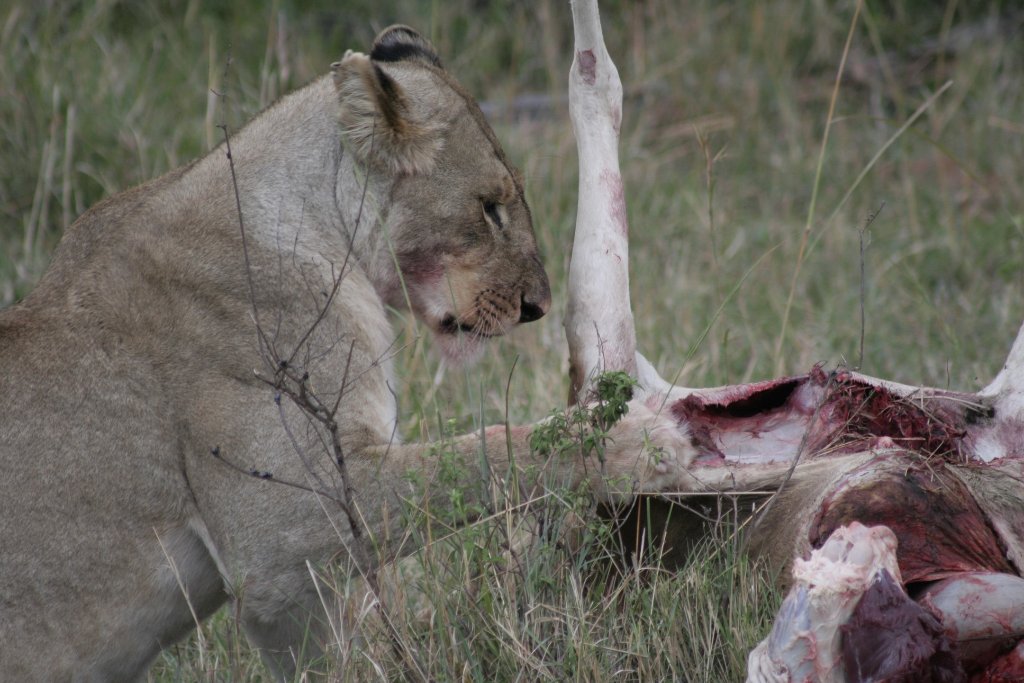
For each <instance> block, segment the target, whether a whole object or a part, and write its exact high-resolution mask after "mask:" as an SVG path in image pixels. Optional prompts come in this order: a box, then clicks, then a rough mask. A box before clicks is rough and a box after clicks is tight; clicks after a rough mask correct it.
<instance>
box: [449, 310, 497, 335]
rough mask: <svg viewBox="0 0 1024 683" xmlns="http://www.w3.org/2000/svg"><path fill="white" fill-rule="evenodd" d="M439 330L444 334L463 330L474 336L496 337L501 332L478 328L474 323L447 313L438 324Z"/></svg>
mask: <svg viewBox="0 0 1024 683" xmlns="http://www.w3.org/2000/svg"><path fill="white" fill-rule="evenodd" d="M438 332H441V333H442V334H458V333H459V332H463V333H465V334H471V335H473V336H474V337H496V336H498V334H500V332H499V333H498V334H495V333H494V332H486V331H484V330H481V329H478V328H477V327H475V326H473V325H470V324H468V323H464V322H461V321H459V320H458V319H457V318H456V317H455V316H454V315H451V314H448V315H446V316H445V317H444V318H443V319H442V320H441V322H440V323H439V324H438Z"/></svg>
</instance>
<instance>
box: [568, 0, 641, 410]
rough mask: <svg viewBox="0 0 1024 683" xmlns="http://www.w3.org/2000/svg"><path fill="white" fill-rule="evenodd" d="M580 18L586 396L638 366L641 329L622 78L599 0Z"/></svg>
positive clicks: (577, 128) (572, 335) (573, 75)
mask: <svg viewBox="0 0 1024 683" xmlns="http://www.w3.org/2000/svg"><path fill="white" fill-rule="evenodd" d="M572 18H573V27H574V32H575V53H574V56H573V61H572V68H571V69H570V71H569V113H570V116H571V117H572V125H573V130H574V132H575V134H576V144H577V148H578V153H579V163H580V180H579V182H580V190H579V199H578V205H577V208H576V236H575V238H574V240H573V247H572V260H571V261H570V264H569V307H568V312H567V315H566V319H565V333H566V337H567V339H568V341H569V367H570V377H571V380H572V396H573V397H576V396H579V397H585V395H586V391H587V389H588V384H589V381H590V378H592V377H593V376H594V374H595V373H597V372H601V371H607V370H622V371H624V372H628V373H629V374H631V375H635V374H636V360H635V352H636V332H635V330H634V326H633V312H632V310H631V309H630V305H629V266H628V261H629V243H628V233H629V224H628V223H627V220H626V200H625V195H624V193H623V187H622V176H621V175H620V173H619V151H618V144H619V126H620V124H621V121H622V83H621V82H620V81H619V73H618V71H617V70H616V69H615V64H614V63H612V60H611V57H609V55H608V50H607V49H606V48H605V45H604V37H603V36H602V34H601V18H600V16H599V15H598V10H597V0H573V2H572Z"/></svg>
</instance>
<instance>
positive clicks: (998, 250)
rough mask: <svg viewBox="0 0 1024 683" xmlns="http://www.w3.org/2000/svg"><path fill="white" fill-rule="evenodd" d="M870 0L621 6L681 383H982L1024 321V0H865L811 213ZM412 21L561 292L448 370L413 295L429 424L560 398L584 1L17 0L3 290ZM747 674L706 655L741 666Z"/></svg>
mask: <svg viewBox="0 0 1024 683" xmlns="http://www.w3.org/2000/svg"><path fill="white" fill-rule="evenodd" d="M855 7H856V2H855V1H854V0H838V1H835V2H826V1H825V0H775V1H768V0H747V1H742V2H741V1H734V2H716V1H711V0H693V1H690V2H685V3H682V2H677V1H675V0H632V1H628V0H616V1H609V2H603V3H602V19H603V24H604V31H605V39H606V42H607V44H608V48H609V51H610V53H611V54H612V57H613V59H614V60H615V61H616V63H617V65H618V68H619V72H620V75H621V77H622V81H623V83H624V86H625V89H626V102H625V107H624V122H623V130H622V141H621V147H620V151H621V163H622V167H623V175H624V179H625V184H626V197H627V202H628V208H629V218H630V224H631V226H632V234H631V247H632V254H631V277H632V282H633V287H632V291H633V306H634V313H635V316H636V321H637V328H638V338H639V342H640V346H641V349H642V350H643V351H644V353H645V354H646V355H647V356H648V357H649V358H650V359H651V360H652V361H653V362H654V363H655V364H656V366H657V367H658V368H659V369H660V370H661V372H662V374H663V376H665V377H666V378H669V379H675V378H678V382H679V383H681V384H684V385H688V386H707V385H716V384H724V383H737V382H743V381H748V380H753V379H762V378H766V377H770V376H774V375H777V374H780V373H797V372H803V371H805V370H807V369H808V368H809V367H811V366H812V365H813V364H815V363H818V362H824V363H827V364H830V365H831V364H835V363H839V362H844V361H845V362H846V363H848V364H849V365H852V366H855V365H861V366H862V370H863V371H864V372H867V373H869V374H873V375H878V376H882V377H887V378H890V379H894V380H899V381H903V382H907V383H911V384H916V383H923V384H928V385H936V386H950V387H953V388H958V389H964V390H971V389H976V388H979V387H980V386H982V385H984V384H985V383H986V382H987V381H988V380H989V379H990V378H991V377H993V376H994V374H995V372H996V371H997V370H998V369H999V367H1000V365H1001V363H1002V360H1003V359H1004V357H1005V354H1006V352H1007V350H1008V348H1009V344H1010V342H1011V341H1012V339H1013V337H1014V335H1015V333H1016V331H1017V328H1018V326H1019V325H1020V322H1021V320H1022V318H1024V301H1022V298H1021V296H1020V289H1021V284H1022V279H1021V273H1022V272H1024V182H1022V179H1024V87H1022V86H1024V11H1022V10H1021V9H1020V8H1019V6H1018V5H1017V3H1015V2H1009V1H1006V2H998V1H995V0H993V1H982V0H979V1H977V2H958V1H957V0H945V1H943V2H933V1H930V0H868V1H867V2H865V3H864V5H863V7H862V9H861V11H860V12H859V15H858V17H857V20H856V22H855V24H854V25H853V38H852V44H851V49H850V53H849V56H848V60H847V63H846V69H845V72H844V75H843V81H842V85H841V87H840V90H839V95H838V99H837V102H836V109H835V115H834V120H833V122H832V125H831V129H830V138H829V142H828V146H827V148H826V150H825V154H824V157H823V165H822V174H821V180H820V184H819V190H818V194H817V199H816V204H815V210H814V212H813V214H811V215H810V217H809V215H808V214H809V207H810V204H811V197H812V194H813V191H814V187H815V183H814V179H815V172H816V168H817V165H818V159H819V152H820V150H821V143H822V137H823V131H824V129H825V126H826V122H827V120H828V108H829V102H830V97H831V94H832V89H833V86H834V82H835V78H836V73H837V68H838V65H839V63H840V59H841V57H842V54H843V45H844V42H845V40H846V36H847V33H848V32H849V30H850V27H851V23H852V22H853V19H854V15H855ZM393 22H401V23H407V24H410V25H412V26H414V27H416V28H417V29H418V30H420V31H422V32H423V33H424V34H425V35H428V36H429V37H430V38H431V39H432V40H433V42H434V43H435V45H436V47H437V49H438V52H439V54H440V55H441V57H442V59H443V60H444V62H445V63H446V65H447V67H448V68H449V70H450V71H452V72H453V73H454V74H455V75H456V76H457V77H458V79H459V80H460V81H461V82H462V83H463V84H464V85H465V86H466V87H467V88H468V89H469V91H470V92H471V93H473V94H474V95H475V96H476V97H477V98H478V99H479V100H480V101H481V102H482V103H483V104H484V107H485V111H486V112H487V113H488V115H489V116H490V118H491V120H492V122H493V124H494V126H495V129H496V130H497V132H498V135H499V137H500V138H501V140H502V141H503V143H504V145H505V147H506V150H507V151H508V152H509V155H510V157H511V158H512V159H513V160H514V161H515V162H516V163H517V164H518V165H519V166H520V167H521V168H522V169H523V171H524V174H525V177H526V183H527V193H528V197H529V200H530V202H531V205H532V207H533V213H534V217H535V220H536V228H537V233H538V238H539V241H540V244H541V248H542V251H543V255H544V258H545V262H546V264H547V266H548V269H549V273H550V275H551V277H552V285H553V290H554V296H555V303H554V307H553V310H552V312H551V314H550V315H549V316H547V317H546V318H544V319H543V320H542V321H540V322H539V323H535V324H533V325H529V326H525V327H524V328H523V329H522V330H520V331H518V332H517V333H516V334H514V335H513V336H512V337H511V338H510V339H507V340H503V341H501V342H499V343H497V344H494V345H493V348H492V349H491V350H490V351H489V354H488V356H487V358H486V359H485V361H484V362H483V363H482V364H480V365H479V366H477V367H474V368H471V369H468V370H458V371H452V370H450V369H445V368H443V367H441V366H439V363H438V361H437V359H436V357H435V356H434V355H433V354H431V353H430V352H429V343H430V342H429V340H428V339H421V338H417V337H415V334H416V327H415V326H414V325H413V324H412V322H411V321H409V320H407V319H400V321H399V322H398V323H397V324H398V325H404V326H405V327H406V329H407V330H408V332H409V334H410V335H411V336H410V338H415V339H416V341H415V343H414V344H412V345H411V346H410V347H409V348H408V350H407V352H406V353H405V354H404V355H403V356H402V357H401V358H400V359H399V360H398V362H399V366H400V367H399V377H400V378H401V381H402V382H403V386H402V391H401V394H400V395H401V404H402V405H401V414H402V415H403V418H404V427H405V433H406V436H407V437H408V438H410V439H416V438H430V437H432V436H433V437H436V436H437V434H436V431H437V428H436V425H437V424H438V416H440V417H441V418H443V420H445V421H447V420H454V421H455V423H456V424H457V425H458V426H459V427H461V428H471V427H472V426H473V425H475V424H479V422H480V421H481V420H482V421H487V422H494V421H501V420H504V419H505V415H506V398H507V399H508V414H509V417H510V418H511V419H512V420H514V421H525V420H534V419H537V418H539V417H541V416H543V415H544V414H546V413H547V412H549V411H550V410H551V409H552V408H554V407H556V406H559V405H562V404H563V403H564V399H565V395H566V381H565V377H566V369H567V358H566V351H565V347H564V337H563V333H562V328H561V322H562V314H563V311H564V306H565V289H564V283H565V273H566V271H567V263H568V257H569V247H570V244H571V238H572V231H573V225H574V214H575V197H576V153H575V143H574V141H573V138H572V133H571V128H570V126H569V122H568V114H567V110H566V103H565V101H564V94H565V90H566V77H567V73H568V69H569V64H570V62H571V58H572V50H571V45H572V26H571V18H570V12H569V5H568V3H567V2H564V1H562V0H559V1H554V0H537V1H536V2H525V1H522V0H520V1H516V0H446V1H445V2H441V1H440V0H435V1H434V2H421V1H419V2H414V1H412V0H390V1H388V0H349V1H348V2H346V3H344V4H343V5H342V4H338V3H327V2H323V1H321V0H280V1H276V2H262V3H261V2H255V1H253V0H242V1H229V0H210V1H203V0H189V1H188V2H175V1H173V0H139V1H137V2H127V1H122V2H118V1H115V0H96V1H94V2H73V1H71V2H69V1H62V0H33V1H31V2H30V1H28V0H7V2H5V3H4V4H3V5H2V6H0V306H4V305H8V304H10V303H11V302H13V301H16V300H17V299H18V298H20V297H22V296H24V294H25V293H26V292H27V291H29V289H31V287H32V284H33V283H34V282H35V280H36V279H37V278H38V277H39V275H40V274H41V272H42V270H43V269H44V268H45V264H46V262H47V259H48V255H49V254H50V252H51V250H52V249H53V247H54V246H55V244H56V243H57V241H58V240H59V239H60V235H61V232H62V230H63V228H64V227H66V226H67V225H68V224H69V222H71V221H73V220H74V218H75V217H76V216H77V215H78V214H80V213H81V212H82V211H84V210H85V209H86V208H87V207H89V206H90V205H92V204H93V203H95V202H96V201H98V200H99V199H100V198H102V197H104V196H107V195H109V194H112V193H114V192H117V191H119V190H121V189H124V188H127V187H130V186H132V185H135V184H137V183H139V182H142V181H144V180H146V179H148V178H152V177H155V176H157V175H160V174H162V173H163V172H165V171H167V170H169V169H171V168H174V167H176V166H178V165H180V164H182V163H185V162H186V161H188V160H190V159H192V158H194V157H196V156H199V155H202V154H204V153H205V152H206V151H207V150H209V149H210V148H212V146H214V145H216V144H217V143H218V142H219V141H220V137H219V131H218V130H217V129H216V125H217V124H219V123H222V122H227V123H228V124H229V125H230V126H231V127H232V128H234V129H237V128H238V127H240V126H241V125H242V124H243V123H244V122H245V120H247V119H248V118H249V117H250V116H251V115H252V114H254V113H255V112H257V111H259V110H260V109H261V108H263V107H264V106H266V105H267V104H269V103H271V102H273V101H274V100H275V99H276V98H277V97H279V96H280V95H281V94H283V93H285V92H287V91H289V90H291V89H293V88H295V87H298V86H300V85H302V84H303V83H305V82H307V81H308V80H310V79H312V78H313V77H315V76H317V75H319V74H321V73H324V72H325V71H326V69H327V65H328V64H330V62H332V61H334V60H336V59H337V58H338V57H339V56H340V55H341V54H342V53H343V52H344V51H345V49H347V48H352V49H357V50H363V51H366V50H368V48H369V45H370V42H371V40H372V38H373V36H374V34H375V33H376V31H377V30H379V29H381V28H383V27H384V26H386V25H388V24H390V23H393ZM947 81H948V82H951V85H949V86H948V88H947V89H946V90H945V91H943V92H942V93H941V94H940V95H939V96H938V97H936V98H935V99H934V101H933V102H932V103H931V104H930V105H929V106H928V107H927V108H926V109H925V110H924V111H923V113H921V114H920V116H919V117H918V118H917V119H916V120H915V121H914V123H913V124H912V125H911V126H909V127H908V128H907V129H906V130H905V132H903V133H902V134H898V135H897V133H898V131H899V130H900V128H901V127H902V126H903V125H904V124H905V123H906V122H907V120H908V118H909V117H910V116H911V115H912V114H913V113H914V112H915V111H916V110H918V109H919V107H921V106H922V104H924V103H925V102H927V101H928V99H929V98H930V97H932V96H933V95H935V94H936V93H937V92H939V91H940V90H941V89H942V88H943V86H944V85H945V84H946V83H947ZM213 91H216V92H217V93H220V94H221V95H219V96H218V95H215V94H213ZM894 136H896V137H895V139H894V140H892V138H893V137H894ZM890 141H891V145H890V146H888V147H886V145H887V143H889V142H890ZM883 149H884V153H883V154H882V155H881V156H880V157H879V158H878V159H877V161H876V162H874V163H873V158H874V157H875V156H876V155H877V154H878V153H879V152H880V151H882V150H883ZM865 169H868V172H867V173H866V175H865V176H864V178H863V180H862V181H860V182H859V183H858V182H857V179H858V177H859V176H860V175H861V174H862V173H863V172H864V171H865ZM880 207H883V208H881V211H879V208H880ZM875 214H877V215H875ZM872 215H875V218H874V220H873V221H871V223H870V225H869V226H868V227H867V228H866V230H864V228H865V225H866V224H867V223H868V221H869V217H871V216H872ZM808 226H809V229H810V232H809V235H808V237H809V239H808V245H809V248H808V250H807V251H806V253H805V256H804V259H803V261H802V262H801V261H800V256H799V253H800V248H801V241H802V237H803V234H804V230H805V227H808ZM862 230H863V235H862ZM862 236H863V237H864V239H865V249H864V259H863V266H864V272H865V287H864V291H865V295H864V297H863V305H864V310H865V317H866V328H865V344H864V358H863V362H861V361H860V360H859V343H860V335H861V311H860V307H861V303H862V296H861V275H860V274H861V265H862V263H861V238H862ZM755 263H756V264H757V265H756V267H753V269H752V270H751V268H752V266H755ZM798 263H799V264H800V265H799V266H798ZM798 267H799V273H798V277H797V278H796V279H795V280H794V271H795V270H797V268H798ZM748 271H750V272H749V274H748ZM744 278H745V279H744ZM794 282H795V284H793V283H794ZM791 285H793V286H794V289H793V298H792V302H793V303H792V311H791V313H790V316H789V319H788V323H787V324H786V326H785V329H783V320H784V318H785V310H786V306H787V298H788V296H789V294H790V287H791ZM734 289H735V290H736V291H735V294H732V292H733V290H734ZM705 333H706V337H705V336H704V334H705ZM702 339H703V341H702V342H701V343H699V342H700V340H702ZM698 343H699V345H698ZM516 358H518V362H517V363H516V366H515V371H514V372H513V374H512V380H511V385H510V391H509V393H508V396H507V397H506V390H505V387H506V383H507V381H508V376H509V373H510V372H512V368H513V362H514V361H515V359H516ZM432 432H433V433H432ZM680 581H681V582H682V583H681V584H679V585H682V584H684V583H686V581H687V580H686V579H685V578H683V579H680ZM675 599H677V598H675ZM769 611H770V610H769ZM752 618H753V617H752ZM754 619H755V622H756V618H754ZM219 623H220V624H221V626H222V627H223V628H222V631H221V632H219V633H221V635H222V636H223V638H225V639H226V641H225V642H228V645H226V646H225V647H227V648H228V650H231V648H243V649H244V646H242V645H239V644H237V643H236V640H237V639H232V638H231V637H230V632H231V629H232V628H233V627H232V626H231V625H230V619H229V618H228V617H227V616H222V617H221V620H220V622H219ZM651 623H652V624H653V623H654V622H653V621H652V622H651ZM763 626H764V625H763V624H762V623H760V622H756V623H753V626H752V627H751V629H750V632H751V633H753V634H755V635H756V637H760V635H757V634H759V633H760V632H759V631H758V629H762V630H763ZM216 628H218V627H216V626H215V630H216ZM718 628H723V629H725V631H728V630H729V628H730V627H729V626H728V625H727V624H726V625H725V626H723V625H722V624H719V625H718ZM733 632H734V633H736V632H738V631H736V630H735V629H733ZM224 634H228V635H224ZM216 639H217V638H216V636H215V637H213V640H214V641H216ZM744 644H745V645H752V644H753V642H750V643H746V641H744ZM719 645H721V643H719ZM190 651H191V650H190V649H189V647H188V646H181V648H179V650H178V652H179V653H180V657H181V658H186V659H180V660H175V659H174V657H178V656H179V655H177V654H172V655H170V656H169V657H170V660H168V661H171V662H177V663H172V664H168V663H167V662H166V661H165V662H164V663H163V664H162V665H161V666H164V667H165V668H164V669H161V671H163V672H164V673H159V672H158V673H155V674H154V675H157V676H161V677H163V678H162V679H166V680H192V678H191V675H190V674H187V673H182V672H183V671H191V669H188V666H192V665H191V664H183V663H182V662H183V661H186V660H187V657H188V656H189V654H188V653H189V652H190ZM239 656H240V657H243V655H239ZM165 659H166V658H165ZM697 660H699V657H697ZM695 661H696V660H695ZM739 662H740V664H739V666H742V658H741V659H740V660H739ZM232 666H234V667H235V668H234V669H231V671H234V672H236V673H237V674H238V675H237V677H236V676H235V675H234V674H231V675H229V676H228V677H227V678H218V676H221V674H213V673H209V671H207V673H206V674H203V676H205V677H210V679H211V680H213V679H217V680H222V679H223V680H239V679H241V678H245V679H246V680H249V678H248V676H250V675H251V676H254V677H255V678H254V679H253V680H257V679H258V678H259V676H260V675H261V674H260V673H259V669H258V667H255V668H253V669H252V670H251V671H250V670H249V669H246V667H247V666H251V663H250V665H246V664H239V663H238V661H235V663H234V664H233V665H232ZM722 666H726V667H728V666H733V667H735V666H737V665H736V663H735V662H733V663H731V664H722ZM239 667H241V668H239ZM243 669H244V671H243ZM723 670H725V669H722V670H716V671H717V673H716V672H711V673H708V674H707V677H704V678H701V677H699V676H697V675H696V674H693V677H692V680H709V681H711V680H728V679H729V676H728V675H726V674H723V673H721V671H723ZM728 670H729V671H735V669H728ZM246 671H248V672H249V673H245V672H246ZM168 672H169V673H168ZM197 675H198V674H197ZM488 675H490V674H488ZM581 675H582V676H583V678H584V679H587V680H597V678H592V677H589V676H588V675H583V674H581ZM652 675H653V673H652ZM687 676H689V674H687ZM716 676H717V678H716ZM527 678H535V676H527ZM536 678H542V676H540V675H539V674H538V676H536ZM474 679H475V676H470V677H469V678H468V679H467V680H474Z"/></svg>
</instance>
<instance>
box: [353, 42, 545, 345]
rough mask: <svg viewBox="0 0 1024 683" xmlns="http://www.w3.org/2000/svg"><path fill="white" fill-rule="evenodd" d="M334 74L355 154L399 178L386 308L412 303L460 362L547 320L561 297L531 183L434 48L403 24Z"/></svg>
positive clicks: (385, 261) (389, 220) (387, 253)
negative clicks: (550, 274)
mask: <svg viewBox="0 0 1024 683" xmlns="http://www.w3.org/2000/svg"><path fill="white" fill-rule="evenodd" d="M333 73H334V83H335V85H336V87H337V89H338V94H339V97H340V100H341V113H340V122H341V127H342V132H343V137H344V141H345V145H346V148H347V149H348V150H349V151H350V153H352V154H354V155H356V157H357V158H358V159H359V160H360V161H361V162H362V163H364V164H365V165H366V167H367V168H368V169H370V171H371V172H376V173H383V174H390V175H392V176H394V178H395V182H394V184H393V185H392V189H391V192H390V195H389V196H388V198H387V202H386V216H385V217H384V227H383V229H384V233H385V240H386V244H385V245H383V246H381V247H380V248H379V251H380V253H379V254H378V258H377V261H376V262H375V264H374V266H373V270H374V272H373V273H372V274H371V278H373V279H374V281H375V285H376V286H377V288H378V291H379V292H381V295H382V296H383V297H384V298H385V300H386V301H387V302H388V303H390V304H391V305H400V304H402V303H403V302H404V300H405V299H406V295H407V299H408V302H409V304H410V305H411V308H412V310H413V312H414V313H415V314H416V315H417V317H418V318H419V319H420V320H422V321H423V322H424V323H425V324H426V325H427V326H429V327H430V329H431V330H432V331H433V332H434V334H435V336H436V338H437V339H438V341H439V343H440V348H441V351H442V353H443V354H444V355H445V356H446V357H448V358H450V359H453V360H467V359H470V358H473V357H474V356H475V355H477V353H476V352H477V351H478V350H479V349H480V348H481V347H482V342H483V341H484V340H486V339H487V338H489V337H495V336H498V335H502V334H504V333H505V332H507V331H508V330H510V329H511V328H512V327H514V326H515V325H517V324H518V323H522V322H530V321H532V320H537V319H538V318H540V317H541V316H543V315H544V313H545V312H547V309H548V306H549V305H550V302H551V292H550V289H549V287H548V279H547V275H546V274H545V272H544V268H543V266H542V265H541V262H540V258H539V256H538V253H537V242H536V238H535V236H534V232H533V221H532V218H531V216H530V209H529V207H527V205H526V200H525V198H524V194H523V185H522V180H521V179H520V177H519V174H518V172H517V171H516V170H515V169H514V168H513V167H512V165H511V164H510V163H509V161H508V159H507V158H506V157H505V153H504V152H503V151H502V148H501V145H500V144H499V143H498V140H497V138H496V137H495V135H494V132H493V131H492V130H491V128H490V126H489V125H488V124H487V122H486V121H485V120H484V117H483V114H482V113H481V111H480V108H479V107H478V106H477V104H476V102H474V101H473V99H472V98H471V97H470V96H469V95H468V94H466V93H465V91H463V89H462V88H461V87H460V86H459V85H458V84H457V83H456V82H455V81H454V80H453V79H452V78H451V76H449V75H448V73H447V72H446V71H445V70H444V68H443V67H442V66H441V61H440V59H439V58H438V56H437V54H435V52H434V49H433V47H432V46H431V45H430V43H428V42H427V41H426V40H425V39H424V38H422V37H421V36H420V35H419V34H417V33H416V32H415V31H413V30H412V29H409V28H407V27H404V26H392V27H390V28H388V29H385V30H384V31H382V32H381V33H380V35H378V36H377V38H376V40H375V41H374V44H373V49H372V50H371V52H370V55H369V56H366V55H364V54H361V53H353V52H349V53H348V54H346V55H345V57H344V59H342V61H340V62H338V63H337V64H335V65H333Z"/></svg>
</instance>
